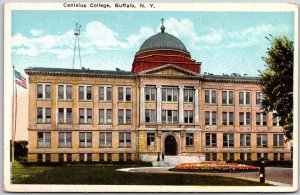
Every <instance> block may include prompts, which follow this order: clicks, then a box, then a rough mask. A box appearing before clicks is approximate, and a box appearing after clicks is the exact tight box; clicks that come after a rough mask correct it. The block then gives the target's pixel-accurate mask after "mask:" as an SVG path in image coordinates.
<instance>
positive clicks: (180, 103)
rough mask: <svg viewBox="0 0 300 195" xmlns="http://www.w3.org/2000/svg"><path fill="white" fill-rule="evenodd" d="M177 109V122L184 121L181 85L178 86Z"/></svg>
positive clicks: (181, 122)
mask: <svg viewBox="0 0 300 195" xmlns="http://www.w3.org/2000/svg"><path fill="white" fill-rule="evenodd" d="M178 100H179V102H178V103H179V110H178V115H179V124H183V123H184V117H183V101H184V100H183V86H179V99H178Z"/></svg>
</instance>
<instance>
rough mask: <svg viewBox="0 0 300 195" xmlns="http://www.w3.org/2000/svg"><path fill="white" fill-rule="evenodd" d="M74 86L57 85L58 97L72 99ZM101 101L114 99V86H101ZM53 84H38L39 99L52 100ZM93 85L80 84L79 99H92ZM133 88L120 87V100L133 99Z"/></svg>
mask: <svg viewBox="0 0 300 195" xmlns="http://www.w3.org/2000/svg"><path fill="white" fill-rule="evenodd" d="M72 91H73V86H72V85H70V84H59V85H57V99H58V100H65V101H71V100H72ZM98 91H99V101H112V97H113V96H112V95H113V94H112V86H99V90H98ZM51 93H52V92H51V84H37V99H38V100H50V99H51ZM92 94H93V90H92V86H91V85H79V86H78V99H79V101H91V100H92ZM131 94H132V89H131V87H129V86H120V87H118V101H126V102H129V101H131V98H132V97H131Z"/></svg>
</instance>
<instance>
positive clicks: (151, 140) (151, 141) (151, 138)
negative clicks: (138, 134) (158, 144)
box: [147, 133, 155, 147]
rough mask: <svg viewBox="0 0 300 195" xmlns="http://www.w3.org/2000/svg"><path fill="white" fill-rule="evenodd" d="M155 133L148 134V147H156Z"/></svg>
mask: <svg viewBox="0 0 300 195" xmlns="http://www.w3.org/2000/svg"><path fill="white" fill-rule="evenodd" d="M154 135H155V134H154V133H147V146H152V147H154Z"/></svg>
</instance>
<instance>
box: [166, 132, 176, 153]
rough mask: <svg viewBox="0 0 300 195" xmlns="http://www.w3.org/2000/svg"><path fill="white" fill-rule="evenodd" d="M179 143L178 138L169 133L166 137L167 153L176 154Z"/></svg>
mask: <svg viewBox="0 0 300 195" xmlns="http://www.w3.org/2000/svg"><path fill="white" fill-rule="evenodd" d="M176 154H177V143H176V139H175V137H174V136H172V135H168V136H167V137H166V139H165V155H176Z"/></svg>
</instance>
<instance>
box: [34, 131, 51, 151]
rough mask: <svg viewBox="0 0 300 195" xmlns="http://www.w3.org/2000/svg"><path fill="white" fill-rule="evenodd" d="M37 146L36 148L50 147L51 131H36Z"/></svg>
mask: <svg viewBox="0 0 300 195" xmlns="http://www.w3.org/2000/svg"><path fill="white" fill-rule="evenodd" d="M37 147H38V148H50V147H51V133H50V132H38V133H37Z"/></svg>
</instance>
